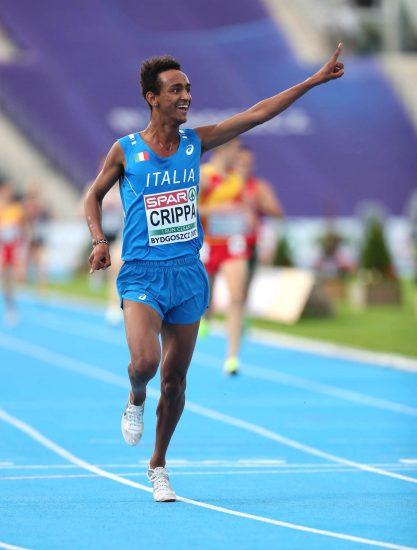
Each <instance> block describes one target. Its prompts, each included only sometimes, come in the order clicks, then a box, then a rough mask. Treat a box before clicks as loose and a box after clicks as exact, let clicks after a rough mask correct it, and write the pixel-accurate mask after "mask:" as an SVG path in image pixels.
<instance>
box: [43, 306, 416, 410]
mask: <svg viewBox="0 0 417 550" xmlns="http://www.w3.org/2000/svg"><path fill="white" fill-rule="evenodd" d="M58 320H59V317H58V316H53V315H52V316H48V317H47V318H46V319H45V318H44V317H42V316H38V317H37V324H40V325H42V326H44V327H45V328H49V329H52V330H57V331H60V332H64V333H69V334H73V335H74V336H81V337H83V338H86V337H88V338H94V339H95V340H98V341H100V342H106V343H107V344H109V343H110V342H111V343H112V344H114V345H119V346H122V347H124V348H126V344H125V340H124V336H123V335H122V334H120V333H117V332H116V333H115V332H114V331H111V330H100V329H98V328H95V330H94V331H92V330H91V326H90V325H88V324H87V323H81V325H80V324H78V323H77V326H74V325H66V327H65V329H64V328H63V326H62V322H58ZM276 347H282V346H276ZM194 361H197V362H198V363H201V364H203V365H204V366H207V367H210V368H216V369H219V370H220V368H221V365H222V361H221V359H216V358H215V357H213V356H211V355H208V354H205V353H202V352H198V351H196V352H195V353H194ZM416 364H417V361H416ZM242 372H243V373H244V374H245V376H248V377H252V378H256V379H259V380H267V381H268V382H275V383H278V384H283V385H286V386H291V387H294V388H301V389H304V390H308V391H313V392H317V393H321V394H324V395H330V396H331V397H336V398H338V399H343V400H346V401H352V402H354V403H360V404H361V405H366V406H368V407H375V408H378V409H383V410H387V411H391V412H396V413H401V414H406V415H409V416H413V417H417V408H416V407H411V406H409V405H403V404H402V403H396V402H395V401H390V400H387V399H380V398H377V397H372V396H370V395H367V394H364V393H360V392H355V391H351V390H345V389H343V388H338V387H337V386H332V385H330V384H322V383H320V382H315V381H314V380H310V379H308V378H305V377H301V376H294V375H290V374H286V373H283V372H280V371H277V370H275V369H274V370H272V369H268V368H264V367H257V366H254V365H249V364H246V363H245V364H243V365H242ZM416 372H417V370H416ZM416 383H417V382H416Z"/></svg>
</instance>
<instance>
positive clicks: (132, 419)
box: [122, 399, 145, 445]
mask: <svg viewBox="0 0 417 550" xmlns="http://www.w3.org/2000/svg"><path fill="white" fill-rule="evenodd" d="M144 408H145V405H144V404H143V405H133V403H131V402H130V399H129V401H128V403H127V405H126V409H125V412H124V413H123V416H122V434H123V437H124V440H125V441H126V443H127V444H128V445H137V444H138V443H139V441H140V438H141V437H142V434H143V411H144Z"/></svg>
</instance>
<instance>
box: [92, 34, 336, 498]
mask: <svg viewBox="0 0 417 550" xmlns="http://www.w3.org/2000/svg"><path fill="white" fill-rule="evenodd" d="M341 49H342V45H341V44H339V46H338V47H337V49H336V51H335V53H334V54H333V56H332V57H331V58H330V60H329V61H328V62H327V63H326V64H325V65H324V66H323V67H322V68H321V69H320V70H319V71H318V72H317V73H315V74H314V75H313V76H311V77H310V78H308V79H307V80H305V81H304V82H301V83H300V84H297V85H296V86H293V87H292V88H289V89H288V90H285V91H284V92H281V93H279V94H277V95H275V96H272V97H270V98H268V99H265V100H263V101H261V102H259V103H257V104H256V105H254V106H253V107H251V108H249V109H248V110H247V111H244V112H242V113H239V114H237V115H234V116H232V117H230V118H228V119H226V120H224V121H223V122H220V123H218V124H213V125H209V126H202V127H199V128H196V129H185V130H180V129H179V128H180V126H181V124H183V123H185V122H186V120H187V112H188V109H189V107H190V104H191V93H190V90H191V85H190V82H189V80H188V77H187V75H186V74H184V73H183V72H182V71H181V67H180V64H179V63H178V62H177V61H176V60H175V59H173V58H171V57H169V56H163V57H157V58H152V59H149V60H147V61H145V62H144V63H143V65H142V68H141V86H142V94H143V96H144V98H145V100H146V102H147V103H148V105H149V108H150V111H151V113H150V122H149V125H148V126H147V127H146V128H145V129H144V130H142V131H141V132H135V133H133V134H129V135H128V136H125V137H123V138H121V139H120V140H118V141H117V142H116V143H115V144H114V145H113V146H112V148H111V149H110V151H109V153H108V155H107V158H106V161H105V163H104V167H103V169H102V170H101V172H100V173H99V174H98V176H97V179H96V180H95V182H94V183H93V185H92V186H91V188H90V189H89V191H88V193H87V196H86V199H85V212H86V218H87V223H88V226H89V229H90V232H91V236H92V239H93V251H92V253H91V255H90V258H89V261H90V265H91V272H94V271H96V270H97V269H105V268H107V267H109V265H110V263H111V262H110V254H109V248H108V242H107V239H106V236H105V234H104V233H103V230H102V226H101V204H102V200H103V197H104V196H105V194H106V193H107V192H108V191H109V189H110V188H111V187H112V186H113V185H114V184H115V183H116V181H118V180H119V184H120V192H121V197H122V202H123V207H124V211H125V226H124V234H123V251H122V258H123V260H124V262H125V263H124V265H123V267H122V268H121V270H120V273H119V277H118V289H119V294H120V298H121V302H122V307H123V311H124V319H125V328H126V336H127V343H128V346H129V351H130V364H129V367H128V372H129V378H130V383H131V391H130V394H129V399H128V403H127V406H126V409H125V412H124V414H123V417H122V432H123V436H124V438H125V440H126V442H127V443H128V444H130V445H136V444H137V443H138V442H139V440H140V438H141V436H142V432H143V410H144V402H145V398H146V385H147V383H148V382H149V380H151V378H153V377H154V376H155V374H156V371H157V369H158V366H159V363H160V361H161V359H162V361H161V397H160V400H159V403H158V407H157V427H156V441H155V447H154V452H153V454H152V457H151V459H150V463H149V470H148V477H149V480H150V481H151V483H152V485H153V494H154V499H155V500H156V501H173V500H175V499H176V496H175V492H174V491H173V489H172V487H171V485H170V482H169V477H168V474H167V472H166V469H165V463H166V461H165V456H166V452H167V448H168V445H169V442H170V439H171V436H172V434H173V433H174V430H175V427H176V425H177V423H178V420H179V418H180V416H181V413H182V411H183V409H184V403H185V386H186V374H187V369H188V366H189V364H190V361H191V357H192V354H193V350H194V346H195V341H196V337H197V332H198V326H199V320H200V317H201V315H202V314H203V312H204V310H205V309H206V307H207V304H208V298H209V296H208V281H207V275H206V273H205V270H204V267H203V265H202V263H201V261H200V259H199V250H200V248H201V245H202V241H203V234H202V228H201V224H200V221H199V217H198V212H197V194H198V189H199V162H200V156H201V154H202V153H204V152H205V151H208V150H210V149H213V148H214V147H218V146H219V145H222V144H223V143H226V142H227V141H230V140H231V139H233V138H235V137H236V136H238V135H240V134H242V133H243V132H246V131H247V130H250V129H251V128H253V127H255V126H257V125H259V124H262V123H264V122H266V121H267V120H270V119H271V118H273V117H275V116H277V115H278V114H279V113H281V112H282V111H284V110H285V109H287V108H288V107H289V106H290V105H291V104H292V103H294V101H296V100H297V99H299V98H300V97H301V96H303V95H304V94H305V93H306V92H308V91H309V90H311V89H312V88H314V87H315V86H317V85H319V84H323V83H325V82H328V81H330V80H334V79H336V78H339V77H341V76H342V75H343V73H344V68H343V64H342V63H339V62H338V57H339V54H340V52H341ZM159 336H161V340H162V350H161V347H160V344H159Z"/></svg>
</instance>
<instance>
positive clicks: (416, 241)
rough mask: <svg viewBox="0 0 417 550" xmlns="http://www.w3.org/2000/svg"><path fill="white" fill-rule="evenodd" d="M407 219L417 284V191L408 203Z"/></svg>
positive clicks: (416, 190)
mask: <svg viewBox="0 0 417 550" xmlns="http://www.w3.org/2000/svg"><path fill="white" fill-rule="evenodd" d="M407 218H408V222H409V224H410V236H411V243H412V247H413V260H414V280H415V282H416V283H417V189H414V191H413V192H412V194H411V197H410V199H409V201H408V204H407Z"/></svg>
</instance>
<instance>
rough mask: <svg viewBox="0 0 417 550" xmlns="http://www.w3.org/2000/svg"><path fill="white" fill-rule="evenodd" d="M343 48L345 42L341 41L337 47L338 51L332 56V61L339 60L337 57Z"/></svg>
mask: <svg viewBox="0 0 417 550" xmlns="http://www.w3.org/2000/svg"><path fill="white" fill-rule="evenodd" d="M342 49H343V44H342V43H341V42H339V44H338V46H337V48H336V51H335V52H334V54H333V56H332V61H334V62H336V61H337V58H338V57H339V55H340V53H341V51H342Z"/></svg>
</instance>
